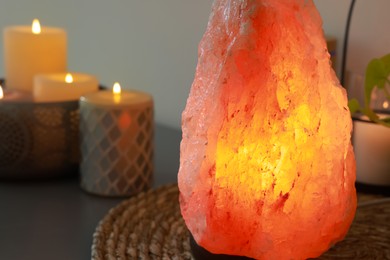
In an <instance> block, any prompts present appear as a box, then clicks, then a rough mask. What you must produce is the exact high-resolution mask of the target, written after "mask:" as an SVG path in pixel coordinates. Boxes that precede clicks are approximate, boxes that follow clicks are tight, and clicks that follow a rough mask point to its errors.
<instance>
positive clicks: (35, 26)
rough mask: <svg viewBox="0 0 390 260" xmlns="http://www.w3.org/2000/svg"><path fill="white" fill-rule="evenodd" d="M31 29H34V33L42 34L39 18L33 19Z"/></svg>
mask: <svg viewBox="0 0 390 260" xmlns="http://www.w3.org/2000/svg"><path fill="white" fill-rule="evenodd" d="M31 30H32V33H33V34H40V33H41V24H40V23H39V20H38V19H34V20H33V22H32V26H31Z"/></svg>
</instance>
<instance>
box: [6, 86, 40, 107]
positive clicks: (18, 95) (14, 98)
mask: <svg viewBox="0 0 390 260" xmlns="http://www.w3.org/2000/svg"><path fill="white" fill-rule="evenodd" d="M31 101H32V96H31V94H30V93H28V92H25V91H20V90H8V89H6V90H5V89H3V87H2V86H1V85H0V103H7V102H31Z"/></svg>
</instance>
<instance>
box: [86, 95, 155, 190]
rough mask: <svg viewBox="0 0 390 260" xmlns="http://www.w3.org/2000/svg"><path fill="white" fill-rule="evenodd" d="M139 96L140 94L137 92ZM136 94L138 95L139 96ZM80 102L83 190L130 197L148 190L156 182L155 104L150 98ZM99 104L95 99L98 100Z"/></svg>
mask: <svg viewBox="0 0 390 260" xmlns="http://www.w3.org/2000/svg"><path fill="white" fill-rule="evenodd" d="M137 93H138V94H140V92H137ZM138 94H137V95H138ZM100 95H101V96H103V97H104V96H105V97H108V98H110V95H111V94H110V93H108V92H107V93H98V94H91V95H89V96H88V95H87V96H86V98H81V100H80V129H81V131H80V134H81V148H82V149H81V150H82V162H81V186H82V188H83V189H84V190H86V191H87V192H89V193H93V194H97V195H102V196H130V195H133V194H136V193H138V192H140V191H143V190H146V189H148V188H150V187H151V185H152V178H153V150H154V143H153V130H154V123H153V101H152V98H151V97H150V96H149V95H147V94H142V93H141V94H140V95H142V96H143V98H141V100H142V101H140V102H138V101H137V102H136V103H135V104H132V102H133V101H131V100H130V102H128V103H126V97H127V96H126V95H124V96H123V97H124V101H125V102H123V104H122V103H121V104H104V102H103V104H99V102H97V103H96V102H94V101H93V100H94V98H95V97H97V99H99V97H100ZM95 100H96V99H95Z"/></svg>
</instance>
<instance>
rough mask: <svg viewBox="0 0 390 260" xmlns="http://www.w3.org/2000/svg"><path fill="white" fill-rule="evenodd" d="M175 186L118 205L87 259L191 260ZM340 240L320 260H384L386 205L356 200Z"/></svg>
mask: <svg viewBox="0 0 390 260" xmlns="http://www.w3.org/2000/svg"><path fill="white" fill-rule="evenodd" d="M178 196H179V192H178V189H177V185H176V184H175V185H170V186H163V187H161V188H158V189H155V190H150V191H148V192H146V193H141V194H139V195H138V196H136V197H133V198H130V199H128V200H126V201H124V202H122V203H120V204H119V205H118V206H116V207H115V208H113V209H111V210H110V211H109V213H108V214H107V215H106V216H105V217H104V219H103V220H101V221H100V223H99V225H98V226H97V228H96V231H95V233H94V235H93V245H92V259H96V260H103V259H110V260H111V259H193V258H192V255H191V253H190V246H189V233H188V231H187V228H186V227H185V224H184V221H183V219H182V217H181V215H180V208H179V203H178ZM359 201H361V204H360V205H359V207H358V210H357V213H356V218H355V221H354V223H353V224H352V227H351V229H350V231H349V233H348V235H347V237H346V239H345V240H344V241H342V242H340V243H338V244H337V245H336V246H334V247H333V248H332V249H330V250H329V251H328V252H327V253H325V254H324V255H323V256H321V258H320V259H365V260H366V259H381V260H382V259H390V201H389V200H388V199H387V200H386V199H378V198H369V199H367V198H366V197H363V198H359Z"/></svg>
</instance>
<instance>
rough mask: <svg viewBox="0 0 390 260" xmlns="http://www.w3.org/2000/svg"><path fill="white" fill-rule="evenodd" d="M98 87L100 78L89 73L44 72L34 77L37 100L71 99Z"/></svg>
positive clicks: (56, 100) (35, 98) (34, 93)
mask: <svg viewBox="0 0 390 260" xmlns="http://www.w3.org/2000/svg"><path fill="white" fill-rule="evenodd" d="M98 89H99V82H98V80H97V79H96V77H95V76H92V75H89V74H82V73H55V74H42V75H36V76H35V77H34V87H33V95H34V100H35V101H36V102H58V101H71V100H78V99H79V98H80V97H81V96H82V95H85V94H87V93H90V92H95V91H97V90H98Z"/></svg>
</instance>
